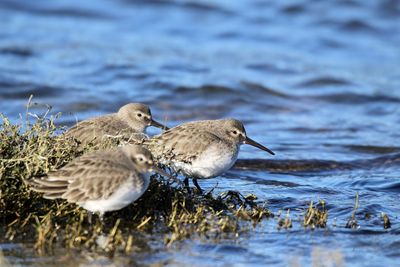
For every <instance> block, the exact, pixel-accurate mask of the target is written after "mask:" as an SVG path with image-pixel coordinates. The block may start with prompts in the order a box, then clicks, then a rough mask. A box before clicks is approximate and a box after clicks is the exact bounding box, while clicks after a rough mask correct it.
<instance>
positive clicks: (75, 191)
mask: <svg viewBox="0 0 400 267" xmlns="http://www.w3.org/2000/svg"><path fill="white" fill-rule="evenodd" d="M127 181H131V182H132V186H133V187H135V188H141V187H143V186H144V180H143V178H142V177H141V176H140V175H139V174H138V173H137V172H136V171H135V169H134V167H133V165H132V164H131V163H129V161H128V159H127V158H126V157H124V155H123V154H122V153H121V152H120V151H112V152H100V153H99V152H97V153H91V154H87V155H84V156H82V157H80V158H77V159H76V160H74V161H72V162H70V163H68V164H67V165H66V166H64V167H63V168H61V169H59V170H57V171H54V172H50V173H49V174H48V177H47V178H42V179H35V181H34V183H33V190H35V191H38V192H43V193H44V197H45V198H50V199H54V198H64V199H66V200H68V201H69V202H72V203H79V202H83V201H86V200H97V199H101V198H102V199H107V198H108V197H110V195H111V194H112V193H113V192H115V191H116V190H117V188H118V187H119V186H120V185H121V184H124V183H126V182H127Z"/></svg>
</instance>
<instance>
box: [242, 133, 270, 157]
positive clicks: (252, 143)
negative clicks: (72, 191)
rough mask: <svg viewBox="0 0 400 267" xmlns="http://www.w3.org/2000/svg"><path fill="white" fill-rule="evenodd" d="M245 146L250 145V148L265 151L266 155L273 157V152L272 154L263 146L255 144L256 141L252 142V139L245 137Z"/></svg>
mask: <svg viewBox="0 0 400 267" xmlns="http://www.w3.org/2000/svg"><path fill="white" fill-rule="evenodd" d="M244 143H245V144H248V145H251V146H255V147H257V148H259V149H261V150H264V151H267V152H268V153H270V154H271V155H275V153H274V152H272V151H271V150H270V149H268V148H266V147H265V146H263V145H262V144H260V143H257V142H256V141H254V140H253V139H250V138H248V137H246V139H245V140H244Z"/></svg>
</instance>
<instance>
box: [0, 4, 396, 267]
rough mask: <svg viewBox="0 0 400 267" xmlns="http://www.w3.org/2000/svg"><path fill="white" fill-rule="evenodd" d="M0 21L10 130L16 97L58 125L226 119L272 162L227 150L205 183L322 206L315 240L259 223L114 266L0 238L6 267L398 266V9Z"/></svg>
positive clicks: (96, 9)
mask: <svg viewBox="0 0 400 267" xmlns="http://www.w3.org/2000/svg"><path fill="white" fill-rule="evenodd" d="M0 25H2V26H1V27H0V112H1V113H3V114H5V115H6V116H8V117H9V118H10V119H12V120H13V121H18V120H19V114H20V113H22V114H24V112H25V105H26V103H27V100H28V98H29V96H30V95H33V96H34V102H37V103H38V105H36V106H34V107H33V108H32V109H31V111H33V112H35V111H36V112H39V113H40V112H42V111H43V106H44V105H45V104H48V105H51V106H52V107H53V109H52V112H54V113H56V112H62V114H63V115H62V117H61V118H60V120H59V121H58V122H59V123H60V124H63V125H67V126H71V125H73V124H74V123H75V122H76V121H77V120H83V119H85V118H88V117H92V116H95V115H99V114H103V113H109V112H115V111H116V110H117V109H118V108H119V107H120V106H121V105H123V104H125V103H127V102H145V103H148V104H150V106H151V107H152V111H153V115H154V116H155V118H157V119H158V120H160V121H164V122H166V123H167V124H168V125H169V126H174V125H177V124H179V123H182V122H185V121H190V120H196V119H210V118H211V119H213V118H221V117H235V118H238V119H240V120H243V121H244V122H245V125H246V128H247V133H248V135H249V136H251V137H252V138H253V139H255V140H257V141H260V142H261V143H263V144H265V145H266V146H268V147H270V148H271V149H272V150H273V151H275V152H276V154H277V156H275V157H273V158H271V157H270V156H269V155H266V154H265V153H263V152H262V151H257V150H255V149H254V148H252V147H242V151H241V153H240V160H239V162H238V166H237V167H236V168H234V169H233V170H231V171H229V172H228V173H226V174H225V175H223V176H221V177H219V178H216V179H212V180H207V181H201V185H202V186H203V187H204V188H205V189H207V188H209V189H210V188H212V187H213V186H215V184H216V183H218V189H217V190H219V191H223V190H228V189H234V190H239V191H241V192H242V193H254V194H256V195H257V196H258V197H259V200H260V202H263V201H266V202H267V203H268V205H269V207H270V208H271V209H272V211H273V212H275V213H277V212H279V211H280V210H283V211H284V212H286V210H287V209H291V210H292V211H291V214H292V218H293V219H294V220H297V217H296V216H298V214H300V213H301V211H299V210H298V208H299V207H303V208H306V207H307V205H308V203H309V201H311V200H313V201H318V200H319V199H324V200H325V201H326V202H327V203H328V209H329V220H328V228H327V229H323V230H314V231H311V230H304V229H303V228H302V227H301V226H300V223H298V222H297V223H294V228H293V229H291V230H281V231H279V230H277V222H276V220H275V219H271V220H267V221H265V222H263V223H262V224H261V225H260V226H258V227H257V228H255V229H254V231H252V232H250V233H249V234H247V235H246V236H243V237H241V238H239V239H235V240H225V241H223V242H222V243H218V244H216V243H214V242H211V241H206V240H191V241H190V240H189V241H185V242H184V243H183V244H180V245H178V247H177V248H174V249H166V248H164V247H163V246H162V245H160V244H157V242H155V243H156V244H157V245H155V247H154V248H152V249H151V251H149V252H148V253H140V254H133V255H132V256H131V257H116V258H114V259H107V258H106V259H103V258H100V259H99V258H98V257H96V256H87V255H79V254H74V255H72V256H69V257H67V259H66V258H65V256H64V257H63V259H60V258H57V257H56V256H52V257H50V258H49V257H39V256H37V255H35V253H34V252H33V251H32V250H31V249H30V248H29V246H25V244H0V248H1V249H2V250H3V254H4V255H5V258H6V259H7V260H8V261H9V262H10V263H12V264H16V265H18V266H43V265H49V266H50V265H52V264H54V265H57V266H61V265H65V266H77V265H81V266H98V265H101V264H104V265H105V266H125V265H129V264H133V263H137V264H143V265H147V264H162V265H170V266H175V265H178V266H188V265H193V266H228V265H231V266H259V265H260V266H261V265H267V264H268V265H272V264H275V265H277V266H287V265H293V266H297V265H296V264H301V265H304V266H307V265H310V264H312V263H315V262H317V261H318V257H323V258H324V259H327V258H333V259H334V260H335V261H336V262H338V261H339V262H340V261H342V262H343V263H344V265H345V266H400V263H399V262H400V260H399V259H400V239H399V237H400V223H399V213H400V206H399V203H400V202H399V200H400V197H399V196H400V194H399V193H400V180H399V174H400V172H399V171H400V168H399V167H400V166H399V162H400V146H399V144H398V141H399V137H400V90H399V89H400V88H399V87H400V1H397V0H380V1H373V0H331V1H311V0H299V1H287V0H285V1H265V0H255V1H228V0H219V1H211V0H181V1H179V0H175V1H163V0H141V1H133V0H115V1H106V0H98V1H67V0H57V1H45V0H35V1H24V0H2V1H1V2H0ZM150 133H153V134H154V133H157V132H156V131H154V132H152V131H150ZM243 159H246V160H243ZM247 159H250V160H247ZM253 159H264V160H258V161H255V160H253ZM326 160H329V161H328V162H326ZM249 166H250V167H249ZM243 167H245V168H243ZM356 192H359V196H360V208H359V210H358V212H357V213H356V217H357V219H358V221H359V225H360V227H359V229H357V230H351V229H346V228H345V227H344V226H345V224H346V222H347V220H348V219H349V217H350V215H351V212H352V210H353V207H354V198H355V194H356ZM381 212H385V213H386V214H388V215H389V217H390V218H391V221H392V227H391V228H390V229H387V230H385V229H384V228H383V223H382V219H381V218H380V214H381ZM367 213H368V214H371V217H370V218H368V216H367V217H366V216H365V214H367ZM334 221H336V226H334ZM65 253H66V252H64V251H61V252H60V253H59V254H58V255H65ZM321 253H322V256H321ZM323 253H328V254H329V255H326V254H323ZM68 255H69V254H68ZM60 262H62V263H60ZM60 264H61V265H60ZM107 264H109V265H107Z"/></svg>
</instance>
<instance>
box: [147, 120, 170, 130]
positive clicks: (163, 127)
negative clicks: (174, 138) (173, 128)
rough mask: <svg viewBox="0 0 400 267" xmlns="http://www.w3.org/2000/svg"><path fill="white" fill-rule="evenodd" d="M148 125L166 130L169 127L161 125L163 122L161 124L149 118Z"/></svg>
mask: <svg viewBox="0 0 400 267" xmlns="http://www.w3.org/2000/svg"><path fill="white" fill-rule="evenodd" d="M150 126H154V127H157V128H161V129H163V130H168V129H169V128H168V127H167V126H165V125H163V124H161V123H159V122H157V121H155V120H151V122H150Z"/></svg>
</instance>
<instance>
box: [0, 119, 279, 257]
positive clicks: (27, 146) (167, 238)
mask: <svg viewBox="0 0 400 267" xmlns="http://www.w3.org/2000/svg"><path fill="white" fill-rule="evenodd" d="M45 115H47V114H45ZM56 118H57V116H55V117H49V118H46V116H42V117H39V116H36V118H35V119H34V122H33V123H31V122H30V121H29V120H26V122H24V123H20V124H12V123H11V122H10V121H9V120H8V119H7V118H6V117H4V116H2V117H1V119H2V125H1V129H0V140H1V143H0V158H1V161H0V177H1V183H0V224H1V225H0V229H1V230H0V231H1V233H0V236H2V239H3V240H0V242H5V241H6V240H8V241H13V242H21V241H23V242H29V241H31V242H33V243H35V248H36V249H37V251H38V252H40V253H48V252H50V251H51V249H52V248H54V247H55V246H56V245H62V246H64V247H67V248H77V249H82V248H86V249H92V250H98V249H100V250H102V251H105V252H109V253H114V252H115V251H123V252H129V251H131V250H132V249H134V248H135V247H136V246H138V244H142V245H141V246H140V247H141V248H145V247H146V246H147V245H146V240H149V239H151V236H152V235H157V236H158V237H160V238H162V240H164V243H165V245H167V246H170V245H172V244H174V243H175V242H176V241H179V240H183V239H186V238H193V237H199V238H203V237H204V238H212V239H215V240H218V239H220V238H227V237H237V236H239V235H240V233H241V232H243V231H246V229H250V228H251V227H252V226H253V225H255V224H257V223H258V222H260V221H261V220H262V219H263V218H268V217H271V216H273V215H272V213H271V212H270V211H269V210H268V209H267V208H266V207H264V206H262V205H259V204H257V203H256V199H257V198H256V197H255V196H253V195H249V196H243V195H241V194H240V193H238V192H234V191H229V192H225V193H223V194H221V195H218V196H214V195H213V193H212V192H208V193H206V194H204V195H200V194H197V193H196V192H194V193H189V192H188V191H187V190H186V189H184V188H182V187H180V186H176V185H171V184H169V182H167V181H165V180H164V179H163V178H162V177H160V176H156V175H154V176H153V177H152V180H151V183H150V186H149V189H148V190H147V191H146V193H145V194H144V195H143V196H142V197H141V198H140V199H139V200H138V201H136V202H135V203H133V204H131V205H130V206H128V207H126V208H124V209H122V210H120V211H115V212H109V213H106V215H105V216H104V219H103V220H100V219H99V218H98V217H97V216H96V215H92V214H90V213H89V212H87V211H86V210H84V209H82V208H79V207H77V206H76V205H74V204H69V203H67V202H66V201H63V200H56V201H51V200H46V199H43V198H42V197H41V195H40V194H38V193H35V192H33V191H31V190H29V186H28V185H27V181H29V179H32V178H33V177H40V176H43V175H45V174H46V173H47V172H49V171H50V170H55V169H57V168H60V167H62V166H63V165H65V164H66V163H68V162H69V161H71V160H72V159H74V158H76V157H78V156H80V155H82V154H83V153H85V152H87V151H90V150H95V149H104V148H107V147H111V146H115V145H118V140H115V139H112V140H107V141H105V142H103V143H101V144H99V145H96V146H93V145H90V144H89V145H87V146H85V147H82V146H81V145H80V144H79V143H78V142H76V141H75V140H73V139H67V138H66V137H64V136H63V135H62V130H63V129H59V128H57V127H56V125H55V123H54V121H55V119H56Z"/></svg>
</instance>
